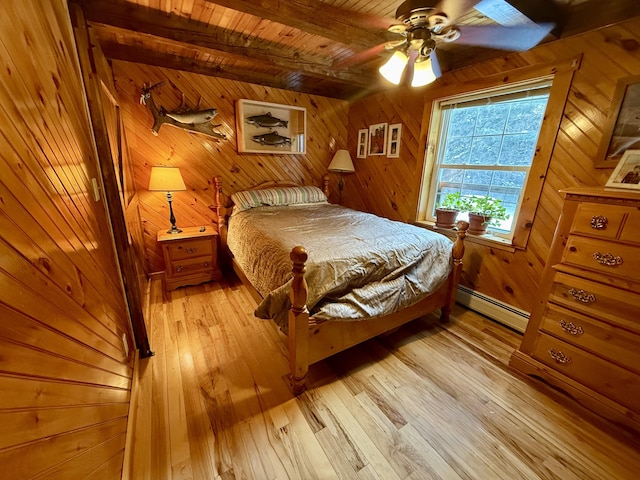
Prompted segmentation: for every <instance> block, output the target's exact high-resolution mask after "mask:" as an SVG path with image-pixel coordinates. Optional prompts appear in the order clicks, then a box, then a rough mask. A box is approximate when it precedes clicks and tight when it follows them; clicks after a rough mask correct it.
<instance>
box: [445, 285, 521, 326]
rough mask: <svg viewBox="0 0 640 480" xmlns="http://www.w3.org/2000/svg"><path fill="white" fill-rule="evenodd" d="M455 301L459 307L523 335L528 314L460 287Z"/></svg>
mask: <svg viewBox="0 0 640 480" xmlns="http://www.w3.org/2000/svg"><path fill="white" fill-rule="evenodd" d="M456 301H457V302H458V303H459V304H460V305H464V306H465V307H467V308H469V309H471V310H473V311H476V312H478V313H481V314H482V315H485V316H487V317H489V318H491V319H493V320H495V321H496V322H499V323H502V324H504V325H506V326H507V327H510V328H513V329H514V330H517V331H518V332H521V333H524V330H525V328H526V327H527V322H528V321H529V315H530V313H529V312H525V311H524V310H520V309H519V308H515V307H512V306H511V305H508V304H506V303H504V302H501V301H499V300H496V299H495V298H492V297H489V296H488V295H485V294H483V293H480V292H476V291H475V290H471V289H470V288H467V287H464V286H462V285H459V286H458V293H457V295H456Z"/></svg>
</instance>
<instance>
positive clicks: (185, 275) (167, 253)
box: [157, 226, 222, 291]
mask: <svg viewBox="0 0 640 480" xmlns="http://www.w3.org/2000/svg"><path fill="white" fill-rule="evenodd" d="M157 238H158V242H160V244H161V245H162V254H163V256H164V266H165V277H164V280H165V283H164V285H165V290H167V291H170V290H175V289H176V288H178V287H183V286H186V285H197V284H199V283H203V282H209V281H211V280H220V278H221V277H222V274H221V273H220V269H219V267H218V232H217V231H216V230H215V228H213V227H212V226H208V227H205V229H204V231H203V230H202V227H183V229H182V232H181V233H174V234H169V233H167V232H166V231H165V230H161V231H159V232H158V237H157Z"/></svg>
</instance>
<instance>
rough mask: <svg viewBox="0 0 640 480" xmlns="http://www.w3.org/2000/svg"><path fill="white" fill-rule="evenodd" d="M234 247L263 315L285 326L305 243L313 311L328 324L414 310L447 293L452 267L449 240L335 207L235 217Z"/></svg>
mask: <svg viewBox="0 0 640 480" xmlns="http://www.w3.org/2000/svg"><path fill="white" fill-rule="evenodd" d="M227 242H228V245H229V248H230V250H231V252H232V253H233V255H234V258H235V260H236V262H237V263H238V264H239V266H240V268H241V269H242V270H243V272H244V273H245V275H246V277H247V279H248V280H249V281H250V282H251V283H252V285H253V286H254V288H256V290H257V291H258V292H259V293H260V295H261V296H262V297H263V301H262V302H261V303H260V304H259V305H258V307H257V309H256V312H255V313H256V316H258V317H259V318H272V319H274V320H275V321H276V322H277V323H278V324H279V325H280V327H283V328H285V329H286V321H287V311H288V309H289V307H290V301H289V287H290V284H291V278H292V273H291V266H292V264H291V260H290V258H289V253H290V252H291V249H292V248H293V247H295V246H297V245H301V246H303V247H304V248H305V249H306V250H307V253H308V255H309V258H308V261H307V263H306V275H305V278H306V280H307V284H308V286H309V294H308V298H307V307H308V309H309V311H310V313H311V315H313V316H314V317H315V318H317V319H321V320H327V319H332V320H344V321H348V320H357V319H365V318H372V317H378V316H382V315H386V314H389V313H392V312H395V311H397V310H400V309H402V308H404V307H407V306H410V305H412V304H414V303H416V302H418V301H420V300H421V299H423V298H424V297H426V296H428V295H429V294H430V293H431V292H433V291H435V290H436V289H437V288H439V287H440V286H441V285H442V284H443V283H444V281H445V280H446V278H447V276H448V275H449V272H450V271H451V266H452V260H451V248H452V242H451V240H449V239H448V238H447V237H445V236H443V235H440V234H438V233H435V232H431V231H429V230H426V229H423V228H420V227H416V226H413V225H409V224H406V223H402V222H396V221H391V220H388V219H384V218H381V217H377V216H375V215H372V214H368V213H364V212H359V211H355V210H351V209H348V208H345V207H341V206H338V205H332V204H328V203H316V204H310V205H295V206H279V207H271V206H265V207H258V208H252V209H250V210H245V211H242V212H238V213H234V214H233V215H232V217H231V218H230V221H229V231H228V239H227Z"/></svg>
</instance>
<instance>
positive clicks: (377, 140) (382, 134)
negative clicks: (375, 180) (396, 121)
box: [368, 123, 389, 156]
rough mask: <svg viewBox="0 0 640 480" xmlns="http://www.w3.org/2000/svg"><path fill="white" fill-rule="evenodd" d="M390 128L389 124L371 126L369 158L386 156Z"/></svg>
mask: <svg viewBox="0 0 640 480" xmlns="http://www.w3.org/2000/svg"><path fill="white" fill-rule="evenodd" d="M388 127H389V124H387V123H376V124H374V125H370V126H369V148H368V155H369V156H375V155H382V156H384V155H385V154H386V153H387V130H388Z"/></svg>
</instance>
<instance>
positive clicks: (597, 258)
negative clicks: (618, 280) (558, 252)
mask: <svg viewBox="0 0 640 480" xmlns="http://www.w3.org/2000/svg"><path fill="white" fill-rule="evenodd" d="M562 263H564V264H567V265H574V266H577V267H581V268H588V269H589V270H594V271H597V272H602V273H605V274H607V275H614V276H617V277H624V278H628V279H631V280H634V279H640V255H638V249H637V247H634V246H631V245H623V244H619V243H613V242H609V241H606V240H597V239H593V238H587V237H579V236H575V235H571V236H569V239H568V240H567V245H566V247H565V249H564V252H563V254H562Z"/></svg>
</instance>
